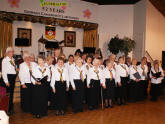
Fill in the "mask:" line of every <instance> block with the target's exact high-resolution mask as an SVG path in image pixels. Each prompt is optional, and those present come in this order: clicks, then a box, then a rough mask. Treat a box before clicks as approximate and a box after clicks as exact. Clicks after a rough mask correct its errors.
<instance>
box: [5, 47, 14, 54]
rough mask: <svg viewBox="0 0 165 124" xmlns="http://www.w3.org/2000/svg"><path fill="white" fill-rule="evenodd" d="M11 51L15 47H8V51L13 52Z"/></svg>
mask: <svg viewBox="0 0 165 124" xmlns="http://www.w3.org/2000/svg"><path fill="white" fill-rule="evenodd" d="M11 51H14V49H13V47H8V48H7V49H6V53H8V52H11Z"/></svg>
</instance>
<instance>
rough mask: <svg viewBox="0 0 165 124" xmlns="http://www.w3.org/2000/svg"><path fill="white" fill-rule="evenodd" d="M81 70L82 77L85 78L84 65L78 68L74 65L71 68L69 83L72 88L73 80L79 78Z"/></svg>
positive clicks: (73, 85)
mask: <svg viewBox="0 0 165 124" xmlns="http://www.w3.org/2000/svg"><path fill="white" fill-rule="evenodd" d="M81 71H82V75H83V79H85V78H86V72H85V68H84V66H82V67H81V68H79V67H78V66H74V67H73V69H72V73H71V74H70V80H71V85H72V87H73V88H75V84H74V80H76V79H78V80H80V79H81V77H80V72H81Z"/></svg>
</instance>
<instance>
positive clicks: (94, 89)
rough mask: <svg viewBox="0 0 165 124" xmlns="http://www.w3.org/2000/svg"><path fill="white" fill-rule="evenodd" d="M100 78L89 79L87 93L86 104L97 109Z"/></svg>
mask: <svg viewBox="0 0 165 124" xmlns="http://www.w3.org/2000/svg"><path fill="white" fill-rule="evenodd" d="M100 89H101V88H100V80H93V79H92V80H91V81H90V88H89V92H88V93H89V94H88V96H89V97H88V98H89V99H88V106H89V107H92V108H94V109H97V108H98V106H99V101H100Z"/></svg>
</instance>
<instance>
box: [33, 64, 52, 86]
mask: <svg viewBox="0 0 165 124" xmlns="http://www.w3.org/2000/svg"><path fill="white" fill-rule="evenodd" d="M45 69H46V71H44V70H45ZM41 71H42V72H43V74H42V72H41ZM32 75H33V76H34V77H35V78H40V79H42V78H44V77H45V76H48V78H47V81H50V70H49V68H47V67H44V68H43V69H42V68H41V67H40V66H39V65H38V66H36V67H33V68H32ZM31 81H32V83H33V84H34V85H35V82H36V81H35V80H34V79H33V77H31Z"/></svg>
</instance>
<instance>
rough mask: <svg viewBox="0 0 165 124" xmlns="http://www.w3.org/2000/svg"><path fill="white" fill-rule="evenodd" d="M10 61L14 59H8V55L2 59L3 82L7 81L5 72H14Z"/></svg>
mask: <svg viewBox="0 0 165 124" xmlns="http://www.w3.org/2000/svg"><path fill="white" fill-rule="evenodd" d="M10 61H12V62H13V63H14V59H13V58H12V59H10V58H9V57H8V56H6V57H5V58H4V59H3V60H2V77H3V80H4V82H5V83H8V82H9V81H8V78H7V74H16V70H15V67H14V66H13V65H12V64H11V63H10ZM14 64H15V63H14Z"/></svg>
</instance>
